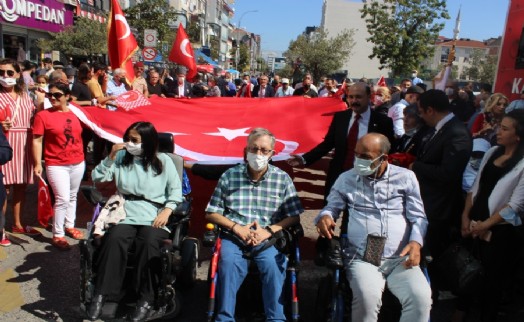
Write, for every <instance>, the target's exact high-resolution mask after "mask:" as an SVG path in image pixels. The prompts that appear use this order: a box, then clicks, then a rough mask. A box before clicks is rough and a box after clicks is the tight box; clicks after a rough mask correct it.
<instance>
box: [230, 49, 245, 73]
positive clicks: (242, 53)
mask: <svg viewBox="0 0 524 322" xmlns="http://www.w3.org/2000/svg"><path fill="white" fill-rule="evenodd" d="M238 53H239V59H238V66H237V65H234V66H235V69H236V70H238V71H239V72H244V71H248V70H249V50H248V47H247V45H246V44H240V46H239V47H238ZM229 55H230V57H233V60H234V59H235V57H236V48H231V51H230V53H229Z"/></svg>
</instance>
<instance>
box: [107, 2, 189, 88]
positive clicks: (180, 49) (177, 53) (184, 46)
mask: <svg viewBox="0 0 524 322" xmlns="http://www.w3.org/2000/svg"><path fill="white" fill-rule="evenodd" d="M113 1H114V0H113ZM169 60H170V61H172V62H174V63H177V64H179V65H183V66H186V67H187V69H188V72H187V78H188V79H193V77H195V75H196V74H197V65H196V59H195V53H194V52H193V47H191V43H190V42H189V37H188V36H187V34H186V31H185V30H184V27H182V24H179V25H178V31H177V33H176V38H175V42H174V43H173V47H172V48H171V52H170V53H169Z"/></svg>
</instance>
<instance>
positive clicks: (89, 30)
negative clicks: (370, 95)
mask: <svg viewBox="0 0 524 322" xmlns="http://www.w3.org/2000/svg"><path fill="white" fill-rule="evenodd" d="M50 34H51V38H49V39H40V40H38V47H39V48H40V49H41V50H42V51H44V52H51V51H53V50H58V51H60V52H62V53H63V54H65V55H69V56H93V55H98V54H106V53H107V24H105V23H100V22H98V21H94V20H90V19H87V18H82V17H78V19H77V20H76V21H75V25H74V26H69V27H67V28H65V29H64V30H63V31H62V32H59V33H50Z"/></svg>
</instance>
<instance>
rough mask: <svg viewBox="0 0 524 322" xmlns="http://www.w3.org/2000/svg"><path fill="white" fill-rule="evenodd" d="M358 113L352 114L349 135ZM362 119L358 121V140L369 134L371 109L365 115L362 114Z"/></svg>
mask: <svg viewBox="0 0 524 322" xmlns="http://www.w3.org/2000/svg"><path fill="white" fill-rule="evenodd" d="M355 116H356V113H354V112H353V113H351V119H350V120H349V126H348V134H349V130H350V129H351V126H352V125H353V122H355ZM360 116H361V118H360V119H359V120H358V138H359V139H360V138H361V137H363V136H364V135H366V134H368V126H369V118H370V117H371V109H370V108H368V109H367V110H366V111H365V112H364V113H362V114H360Z"/></svg>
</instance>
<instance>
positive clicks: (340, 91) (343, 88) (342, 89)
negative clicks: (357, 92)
mask: <svg viewBox="0 0 524 322" xmlns="http://www.w3.org/2000/svg"><path fill="white" fill-rule="evenodd" d="M345 92H346V80H345V79H344V82H342V85H341V86H340V88H339V89H338V90H337V91H336V92H335V94H333V96H334V97H338V98H341V97H342V95H344V93H345Z"/></svg>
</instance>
